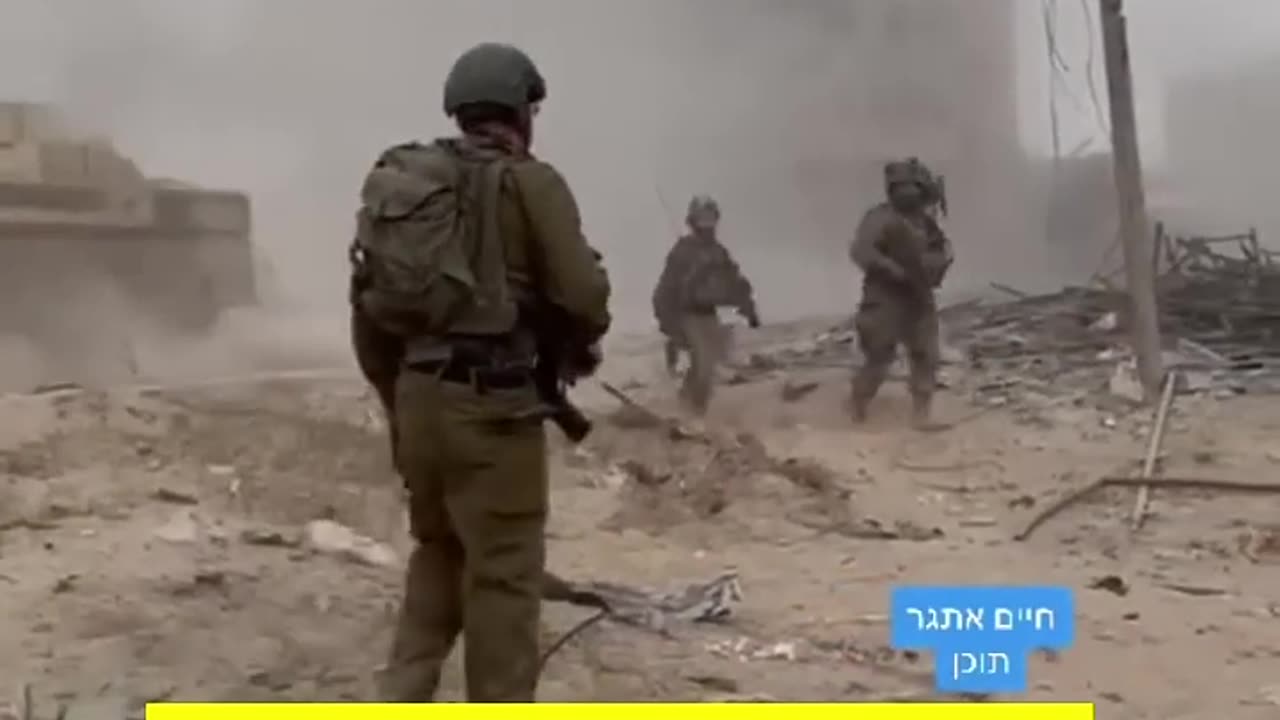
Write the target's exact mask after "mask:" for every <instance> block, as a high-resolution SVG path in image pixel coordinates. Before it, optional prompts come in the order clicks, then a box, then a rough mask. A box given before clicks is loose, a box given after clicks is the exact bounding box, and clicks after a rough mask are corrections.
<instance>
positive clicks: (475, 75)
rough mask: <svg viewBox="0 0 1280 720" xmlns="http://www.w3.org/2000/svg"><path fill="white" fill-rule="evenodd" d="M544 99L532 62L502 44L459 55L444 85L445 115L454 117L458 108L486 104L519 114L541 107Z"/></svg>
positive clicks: (541, 82) (544, 87)
mask: <svg viewBox="0 0 1280 720" xmlns="http://www.w3.org/2000/svg"><path fill="white" fill-rule="evenodd" d="M546 96H547V83H546V81H545V80H543V79H542V74H541V73H539V72H538V67H537V66H536V65H534V64H533V60H531V59H530V58H529V56H528V55H526V54H525V53H524V51H523V50H520V49H519V48H517V47H514V46H512V45H504V44H502V43H481V44H480V45H476V46H475V47H473V48H471V49H470V50H468V51H466V52H464V53H462V55H461V56H459V57H458V59H457V60H456V61H455V62H454V63H453V68H452V69H451V70H449V75H448V77H447V78H445V81H444V112H445V114H446V115H449V116H453V115H455V114H457V112H458V108H461V107H463V106H464V105H474V104H476V103H489V104H493V105H500V106H502V107H508V108H511V109H513V110H519V109H520V108H522V107H525V106H526V105H532V104H534V103H540V102H542V101H543V99H544V98H546Z"/></svg>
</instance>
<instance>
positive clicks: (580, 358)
mask: <svg viewBox="0 0 1280 720" xmlns="http://www.w3.org/2000/svg"><path fill="white" fill-rule="evenodd" d="M603 360H604V352H603V351H602V350H601V349H600V344H599V343H592V344H591V345H588V346H586V347H584V348H582V349H581V350H579V351H578V352H575V353H573V356H572V357H570V358H569V363H568V364H569V368H568V370H569V374H570V375H571V377H572V379H573V380H578V379H580V378H584V377H589V376H590V375H592V374H594V373H595V371H596V369H597V368H599V367H600V363H601V362H602V361H603Z"/></svg>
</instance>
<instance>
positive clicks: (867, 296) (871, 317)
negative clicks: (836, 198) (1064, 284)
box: [850, 158, 953, 429]
mask: <svg viewBox="0 0 1280 720" xmlns="http://www.w3.org/2000/svg"><path fill="white" fill-rule="evenodd" d="M884 182H885V189H886V191H887V194H888V202H887V203H880V204H879V205H876V206H875V207H873V208H871V209H870V210H869V211H867V213H866V215H865V216H864V217H863V219H862V222H861V224H859V226H858V232H857V236H856V237H855V238H854V241H853V243H852V245H851V247H850V257H851V258H852V260H853V262H854V263H855V264H857V266H858V267H859V268H861V270H862V272H863V282H862V302H861V304H860V305H859V306H858V313H857V317H856V320H855V325H856V327H857V331H858V343H859V345H860V346H861V348H862V353H863V356H864V362H863V364H862V367H861V368H860V369H859V370H858V372H857V374H856V375H855V376H854V380H853V397H852V412H853V417H854V420H855V421H856V422H861V421H864V420H865V419H866V417H867V408H868V405H870V403H871V400H872V398H874V397H875V395H876V392H877V391H878V390H879V389H880V385H881V384H883V382H884V379H885V376H886V375H887V374H888V370H889V366H890V365H891V364H892V363H893V358H894V354H895V352H896V349H897V346H898V345H899V344H901V345H903V346H905V347H906V349H907V359H908V361H909V363H910V373H911V376H910V390H911V401H912V422H913V424H914V425H915V426H916V427H918V428H921V429H927V428H929V427H930V426H931V419H930V414H931V405H932V401H933V393H934V389H935V388H936V387H937V369H938V361H939V348H938V311H937V303H936V300H935V298H934V290H935V289H936V288H937V287H938V286H940V285H941V284H942V280H943V278H944V276H945V275H946V271H947V269H948V268H949V267H950V266H951V262H952V259H953V256H952V250H951V242H950V241H949V240H948V239H947V236H946V235H945V234H944V233H943V231H942V229H941V227H939V225H938V223H937V221H936V220H935V219H934V214H933V207H934V206H935V205H938V204H940V203H945V199H944V198H943V197H942V188H941V181H940V179H935V178H934V177H933V175H932V174H931V173H930V172H929V171H928V170H927V169H926V168H925V167H924V166H923V165H922V164H921V163H920V162H919V161H918V160H916V159H915V158H910V159H907V160H903V161H898V162H891V163H888V164H887V165H886V166H885V169H884Z"/></svg>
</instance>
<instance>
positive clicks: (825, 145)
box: [0, 0, 1280, 338]
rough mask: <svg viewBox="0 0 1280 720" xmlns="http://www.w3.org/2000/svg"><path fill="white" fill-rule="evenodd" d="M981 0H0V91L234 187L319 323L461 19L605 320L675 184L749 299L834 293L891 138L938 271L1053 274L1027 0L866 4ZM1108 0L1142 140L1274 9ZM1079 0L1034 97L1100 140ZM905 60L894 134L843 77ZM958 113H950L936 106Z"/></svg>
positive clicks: (281, 283)
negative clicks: (376, 168) (933, 218)
mask: <svg viewBox="0 0 1280 720" xmlns="http://www.w3.org/2000/svg"><path fill="white" fill-rule="evenodd" d="M1003 2H1005V0H961V1H960V2H957V1H956V0H926V1H925V2H923V3H921V2H918V1H917V0H879V2H872V1H871V0H865V1H864V2H861V3H859V2H848V1H847V0H803V1H801V0H797V1H796V2H791V3H778V2H768V1H766V0H700V1H699V2H687V0H683V1H682V0H648V1H647V2H622V0H539V1H538V2H536V3H535V2H527V1H525V0H430V2H422V1H421V0H365V2H361V3H352V2H315V1H314V0H270V2H262V1H261V0H256V1H255V0H202V1H201V2H184V3H175V2H172V1H171V0H110V1H109V2H102V0H3V3H2V4H3V9H4V18H5V22H4V23H3V26H4V27H3V29H0V38H2V39H3V42H0V95H2V96H6V97H9V98H13V99H33V100H43V101H51V102H55V103H58V104H60V105H63V106H64V107H66V108H67V109H68V110H69V111H70V112H71V113H72V114H73V116H74V117H76V118H78V119H79V120H81V122H82V123H83V124H84V125H86V126H87V127H89V128H91V129H94V130H97V131H99V132H101V133H103V134H106V135H109V136H111V137H112V138H114V140H115V141H116V143H117V145H118V146H119V147H120V149H121V150H122V151H123V152H124V153H125V154H126V155H129V156H132V157H133V158H135V159H136V160H137V161H138V162H139V163H140V165H141V166H142V167H143V168H144V169H145V170H146V171H147V172H148V173H149V174H152V175H159V176H169V177H177V178H182V179H188V180H192V181H195V182H199V183H201V184H207V185H211V186H218V187H226V188H237V189H243V190H245V191H247V192H249V193H250V194H251V195H252V198H253V202H254V212H255V239H256V240H257V242H258V245H259V248H260V252H261V254H262V260H263V263H264V267H265V268H266V269H267V271H268V272H267V275H266V277H267V278H268V279H270V280H271V281H272V283H271V286H270V290H271V291H272V300H273V302H274V304H275V305H277V306H280V307H290V308H305V309H307V310H308V311H311V312H310V314H307V315H306V316H305V317H308V318H314V319H312V320H307V321H306V322H307V323H310V324H312V325H314V327H311V328H310V329H309V331H310V332H312V333H313V334H319V335H326V336H327V335H328V334H332V336H333V337H335V338H336V337H341V335H342V333H343V331H344V328H343V325H344V318H343V316H342V314H341V313H340V312H339V309H340V308H341V306H342V303H343V302H344V301H345V297H344V288H345V272H346V267H345V245H346V242H347V239H348V235H349V233H350V231H351V226H352V212H353V210H354V198H355V196H356V190H357V187H358V183H359V182H360V180H361V179H362V175H363V173H364V171H365V170H366V169H367V167H368V165H369V163H370V161H371V160H372V159H373V157H374V156H375V155H376V153H377V152H378V151H379V150H381V149H382V148H383V147H385V146H387V145H388V144H390V143H393V142H398V141H401V140H405V139H410V138H423V137H431V136H434V135H437V134H443V133H447V132H449V131H450V127H449V125H448V123H447V121H446V119H445V118H444V117H443V116H442V113H441V111H440V107H439V102H440V86H441V82H442V79H443V75H444V73H445V71H446V70H447V68H448V65H449V63H450V62H451V61H452V60H453V58H454V57H456V55H457V54H458V53H459V52H460V51H462V50H463V49H465V48H466V47H468V46H470V45H472V44H474V43H475V42H478V41H483V40H498V41H510V42H513V43H516V44H518V45H520V46H522V47H524V48H525V49H527V50H528V51H529V52H530V54H531V55H532V56H533V57H534V58H535V60H536V61H537V62H538V63H539V64H540V66H541V67H542V69H543V71H544V74H545V75H546V76H547V78H548V81H549V86H550V97H549V100H548V102H547V104H546V105H545V107H544V112H543V113H542V114H541V115H540V116H539V124H538V127H537V140H536V151H537V152H538V153H539V154H540V155H542V156H543V157H545V158H547V159H548V160H550V161H552V162H553V163H555V164H556V165H558V166H559V167H560V168H561V169H562V170H563V171H564V173H565V174H566V175H567V176H568V178H569V180H570V182H571V184H572V185H573V187H574V188H575V190H576V191H577V193H578V195H579V200H580V203H581V205H582V208H583V212H584V215H585V220H586V223H587V231H588V235H589V237H590V238H591V240H592V241H593V243H595V244H596V245H597V246H598V247H599V248H600V249H601V250H602V251H603V252H604V253H605V254H606V258H607V261H608V264H609V267H610V271H611V276H612V277H613V279H614V282H615V286H616V288H617V293H618V307H617V313H616V314H617V315H618V318H619V323H620V326H621V327H622V329H645V328H648V327H649V326H650V324H651V319H650V317H649V307H648V297H649V292H650V289H651V287H652V283H653V282H654V279H655V278H656V276H657V272H658V270H659V267H660V264H661V261H662V257H663V255H664V254H665V252H666V250H667V248H668V247H669V244H670V242H671V241H672V239H673V237H674V235H675V234H676V233H677V232H678V230H679V225H680V218H681V216H682V215H683V210H684V205H685V202H686V201H687V198H688V196H689V195H690V194H692V193H696V192H707V193H711V194H713V195H715V196H716V197H717V198H718V199H719V200H720V201H721V204H722V206H723V208H724V210H725V213H726V214H725V221H724V228H723V234H724V237H725V239H726V242H727V244H728V245H729V246H730V248H731V249H732V250H733V251H734V252H735V253H736V254H737V255H738V259H739V261H740V262H741V264H742V265H743V267H744V269H745V270H746V272H747V273H748V274H749V275H750V276H751V277H752V279H753V280H754V281H755V283H756V285H757V288H758V290H757V294H758V299H759V302H760V305H761V309H762V313H763V314H764V315H765V318H766V320H781V319H787V318H792V317H796V316H799V315H804V314H813V313H832V312H845V311H847V310H849V309H850V308H851V307H852V305H853V303H854V302H855V300H856V296H857V277H856V273H855V272H854V271H853V270H852V268H851V267H850V265H849V262H848V260H847V257H846V245H847V242H848V238H849V236H850V234H851V233H852V229H853V227H854V224H855V223H856V221H857V219H858V217H859V215H860V214H861V212H862V210H863V209H864V208H865V206H867V205H868V204H870V203H872V202H875V201H876V200H877V197H876V193H877V191H878V180H879V178H878V165H877V164H876V163H878V162H879V161H881V160H883V159H886V158H887V157H888V156H890V155H892V154H896V153H909V152H918V154H920V155H921V156H922V157H923V158H924V159H925V160H926V162H930V161H934V162H940V164H942V165H943V167H941V168H940V169H941V170H942V171H943V172H944V173H946V174H947V176H948V181H949V182H948V185H949V187H950V188H952V189H953V190H952V192H953V193H954V195H955V196H956V197H955V198H953V203H952V204H953V207H954V208H955V210H954V213H955V214H954V217H953V219H952V221H951V223H950V224H949V227H950V228H951V229H952V233H953V235H954V236H955V239H956V242H957V245H958V248H959V253H960V259H959V262H958V264H957V268H956V271H955V273H956V278H955V281H954V282H953V285H956V286H958V287H960V288H962V289H963V288H965V287H978V286H983V285H985V283H986V281H987V280H989V279H992V276H993V275H1005V274H1007V273H1011V272H1024V271H1025V273H1026V274H1028V275H1033V276H1047V275H1049V274H1052V273H1051V268H1048V267H1047V261H1046V259H1045V257H1044V254H1043V252H1041V246H1042V245H1043V242H1044V241H1043V221H1042V219H1041V218H1042V216H1043V212H1044V211H1043V209H1041V207H1040V206H1039V205H1038V203H1039V204H1040V205H1042V203H1043V198H1040V199H1039V200H1037V199H1036V198H1035V197H1034V195H1029V194H1028V192H1029V191H1028V187H1029V186H1031V187H1034V186H1035V183H1034V182H1032V183H1028V182H1026V179H1027V176H1026V173H1027V172H1029V170H1028V169H1027V160H1026V157H1024V151H1028V150H1029V151H1030V152H1031V153H1032V154H1033V155H1034V154H1037V153H1038V154H1040V155H1043V154H1044V153H1045V152H1046V150H1045V148H1046V147H1047V146H1048V144H1047V142H1046V138H1047V131H1046V130H1045V128H1046V127H1047V120H1046V119H1045V111H1044V106H1045V103H1046V98H1047V95H1048V91H1047V86H1048V82H1047V66H1046V64H1045V63H1046V61H1045V51H1044V38H1043V32H1042V30H1041V29H1040V26H1039V23H1040V22H1041V18H1040V16H1039V8H1037V7H1035V5H1036V4H1035V3H1029V2H1028V3H1017V5H1018V6H1019V7H1020V11H1019V12H1018V15H1017V19H1016V22H1012V23H1011V25H1010V26H1008V27H1004V28H1001V27H1000V26H999V23H995V24H994V25H990V24H988V23H986V22H985V21H982V22H979V23H977V24H969V25H964V26H958V25H957V23H958V22H960V21H959V20H954V21H953V20H947V21H945V22H934V23H933V24H932V25H930V24H929V23H927V22H926V23H924V24H923V25H920V24H917V25H915V26H913V27H914V28H915V29H914V30H912V31H911V33H910V36H911V37H910V38H909V39H910V43H907V38H902V37H892V36H887V35H886V32H888V31H887V30H885V28H888V27H892V24H890V25H884V24H883V23H884V22H885V21H884V20H883V17H882V16H886V14H887V12H886V8H888V7H889V6H891V5H892V6H894V8H895V10H894V11H895V12H898V13H899V15H901V16H903V17H905V16H908V15H910V13H912V12H914V13H915V14H916V16H917V18H918V17H921V16H922V14H924V15H927V14H928V13H930V12H934V11H933V10H932V9H931V8H942V7H943V6H947V7H948V8H949V9H947V10H946V11H945V12H947V13H952V17H953V18H961V19H963V18H964V17H966V16H967V13H965V12H964V11H961V10H957V8H978V7H980V6H981V7H987V8H988V9H990V8H998V7H999V6H1000V4H1001V3H1003ZM1128 5H1129V6H1130V10H1129V15H1130V18H1131V19H1130V26H1131V32H1132V34H1133V37H1134V40H1133V48H1134V55H1135V65H1136V72H1137V74H1138V75H1137V84H1138V91H1139V110H1140V115H1139V120H1140V130H1142V131H1143V132H1144V133H1147V132H1148V131H1149V132H1150V135H1147V136H1145V137H1144V139H1145V140H1147V141H1149V142H1146V143H1145V146H1150V147H1148V149H1147V152H1148V155H1149V159H1150V160H1151V161H1152V162H1156V163H1158V162H1161V161H1163V159H1164V156H1165V155H1166V154H1167V153H1166V152H1164V150H1165V148H1163V147H1162V146H1161V144H1160V142H1159V141H1160V139H1161V138H1163V123H1162V122H1159V120H1160V116H1159V113H1160V112H1161V107H1162V97H1163V92H1164V83H1165V81H1166V80H1167V79H1168V78H1169V77H1172V76H1174V75H1177V74H1181V73H1186V72H1188V71H1193V70H1195V69H1197V68H1201V67H1205V66H1207V65H1210V64H1213V63H1215V62H1216V63H1217V64H1223V63H1226V62H1230V61H1233V60H1234V59H1239V58H1241V57H1246V56H1247V55H1248V54H1249V53H1250V52H1252V50H1251V47H1252V46H1257V45H1262V44H1264V43H1265V42H1266V41H1267V40H1268V39H1270V38H1274V37H1275V36H1276V33H1277V32H1280V6H1275V5H1274V3H1269V2H1266V0H1233V2H1231V3H1229V4H1227V6H1228V9H1229V12H1227V11H1225V10H1224V11H1222V12H1217V13H1216V14H1215V15H1214V16H1213V17H1212V18H1210V19H1209V22H1211V23H1212V25H1213V27H1214V29H1215V30H1214V32H1213V33H1210V32H1207V31H1204V28H1203V27H1199V26H1198V25H1197V22H1198V20H1199V17H1198V16H1199V13H1201V12H1202V11H1203V8H1204V7H1205V5H1204V4H1203V3H1200V2H1195V0H1130V2H1129V3H1128ZM1087 6H1096V3H1094V2H1088V3H1087ZM1084 7H1086V5H1079V6H1077V4H1076V3H1067V2H1064V3H1062V8H1061V11H1060V21H1059V22H1060V25H1059V27H1058V33H1059V43H1060V45H1061V53H1062V54H1063V55H1064V57H1066V58H1068V59H1069V60H1070V63H1069V65H1071V67H1070V72H1069V73H1068V77H1067V80H1066V81H1065V82H1066V84H1067V86H1068V87H1067V90H1068V91H1069V92H1070V93H1074V94H1075V95H1077V96H1078V97H1083V98H1085V99H1084V100H1083V101H1082V102H1079V103H1077V104H1074V105H1073V104H1072V103H1071V102H1069V101H1068V100H1063V101H1062V103H1061V105H1062V107H1063V110H1062V113H1063V115H1064V119H1063V127H1064V131H1063V132H1064V136H1065V139H1064V143H1063V144H1064V145H1065V146H1067V147H1073V146H1076V145H1078V144H1080V143H1083V142H1086V141H1088V140H1090V139H1092V141H1093V143H1094V147H1095V149H1098V150H1105V149H1106V144H1107V143H1106V137H1105V133H1103V132H1102V130H1101V129H1100V128H1099V127H1098V125H1097V123H1096V122H1095V111H1096V109H1097V108H1092V107H1091V101H1090V100H1089V99H1088V98H1087V95H1084V94H1083V93H1084V89H1083V88H1084V82H1085V80H1084V78H1083V74H1084V73H1086V72H1087V71H1086V62H1085V61H1086V56H1088V57H1092V58H1093V61H1092V64H1091V66H1090V67H1092V70H1093V72H1094V74H1095V79H1096V82H1097V83H1098V88H1099V89H1100V90H1101V92H1102V93H1103V94H1104V96H1103V98H1102V102H1104V103H1105V85H1104V84H1102V79H1101V78H1102V75H1101V72H1102V61H1101V45H1100V43H1094V49H1093V50H1092V54H1090V52H1089V51H1088V49H1087V48H1088V46H1089V42H1088V40H1087V37H1088V35H1087V32H1086V30H1087V29H1088V28H1089V27H1090V26H1089V25H1088V23H1087V22H1086V17H1085V15H1084V14H1083V13H1082V8H1084ZM899 9H901V10H900V11H899ZM1095 9H1096V8H1095ZM957 13H958V14H957ZM987 15H991V16H995V15H998V12H996V13H987ZM1094 20H1095V23H1094V26H1095V29H1096V18H1095V19H1094ZM1193 21H1196V22H1193ZM877 23H881V24H877ZM1245 28H1248V29H1249V31H1248V32H1245V31H1244V29H1245ZM984 32H987V33H989V34H994V35H988V36H986V37H984V35H983V33H984ZM1001 33H1006V34H1009V33H1012V34H1015V35H1016V42H1014V45H1013V49H1012V50H1011V51H1010V53H1009V58H1007V61H1006V62H1005V63H1003V64H1002V63H997V62H993V61H991V60H989V59H988V60H985V61H983V62H977V61H969V60H965V61H964V62H961V61H960V60H959V59H958V58H960V57H961V55H957V54H956V53H957V52H959V51H958V50H957V49H956V48H959V47H961V46H963V47H964V48H967V50H964V52H970V53H971V52H972V51H973V48H979V47H982V46H984V45H990V44H992V43H994V44H995V45H997V46H998V45H999V44H1000V42H1004V41H1006V39H1004V38H1000V37H996V36H998V35H1000V34H1001ZM875 38H880V39H879V40H878V41H876V42H874V43H873V42H872V40H873V39H875ZM966 38H967V39H966ZM1214 38H1221V41H1218V40H1215V39H1214ZM905 45H909V46H910V48H912V49H913V50H912V53H911V54H908V53H906V52H905V51H902V50H901V49H900V48H898V46H905ZM1228 46H1231V47H1232V48H1234V49H1233V50H1232V54H1230V55H1228V53H1227V52H1226V49H1225V48H1226V47H1228ZM869 47H874V48H875V49H874V50H869V49H868V48H869ZM895 48H898V49H896V50H895ZM1184 48H1192V49H1193V51H1194V52H1193V53H1187V52H1184V51H1183V49H1184ZM890 53H893V54H892V57H888V54H890ZM961 54H963V53H961ZM964 57H965V58H968V57H969V56H968V55H964ZM886 58H888V59H886ZM984 63H985V64H984ZM926 77H932V78H939V79H937V80H935V81H933V83H934V84H933V85H931V86H930V87H934V88H935V89H936V92H937V93H940V94H947V97H948V100H947V103H948V105H947V107H948V108H949V109H948V110H947V112H948V113H949V114H950V115H949V116H943V117H938V118H935V122H936V123H937V125H938V126H937V127H936V128H935V130H936V132H930V133H928V135H929V136H930V137H934V136H936V137H938V138H944V140H941V141H939V142H941V143H942V144H943V145H945V147H941V146H940V149H939V150H937V151H933V150H931V149H930V148H928V147H926V148H925V149H923V150H917V146H918V143H916V141H915V140H912V141H911V142H908V143H904V142H903V141H902V140H903V138H901V137H894V136H893V132H892V130H893V128H892V127H889V126H894V125H896V124H897V123H894V122H893V118H889V119H888V120H886V119H884V118H881V119H880V120H879V121H878V122H880V123H881V124H880V125H879V126H873V125H868V123H867V121H866V117H867V116H866V114H865V112H863V110H861V109H860V105H859V103H860V101H861V99H863V98H865V97H866V95H867V93H869V92H871V90H870V88H872V87H873V86H880V85H883V84H885V83H892V82H894V81H895V79H902V78H914V79H913V80H911V82H915V83H916V84H917V85H921V86H924V84H925V83H924V80H922V78H926ZM1271 92H1275V90H1274V89H1273V90H1271ZM966 99H967V100H966ZM1004 102H1007V103H1009V106H1010V108H1011V113H1010V114H1009V118H1010V121H1009V123H1008V124H1007V125H1005V124H1003V123H1004V121H1003V120H993V121H992V122H993V123H995V122H999V123H1001V124H1000V126H999V127H990V126H989V127H982V126H981V125H982V124H983V123H985V122H986V121H982V122H979V121H977V120H974V118H983V117H987V116H988V115H991V117H995V118H1000V117H1002V116H1001V114H1000V112H995V113H994V114H991V106H992V105H993V104H994V105H999V104H1001V103H1004ZM966 103H967V105H968V106H967V107H966ZM984 113H986V114H984ZM917 115H918V113H917ZM897 120H898V121H899V122H900V123H908V122H909V121H910V122H914V123H915V124H916V125H920V124H921V123H922V122H923V123H926V124H927V123H928V122H929V120H930V117H928V116H926V117H920V116H916V117H913V118H905V117H903V118H897ZM965 123H969V124H970V125H974V126H973V127H963V128H960V130H957V126H959V125H964V124H965ZM975 124H976V125H975ZM961 130H962V131H963V132H961ZM948 133H950V134H948ZM1153 138H1154V140H1153ZM912 143H915V144H912ZM975 148H979V150H975ZM940 155H941V156H945V158H946V160H945V161H938V160H937V157H938V156H940ZM873 161H874V162H873ZM1015 284H1016V283H1015ZM298 317H303V316H302V315H299V316H298ZM299 322H302V321H299Z"/></svg>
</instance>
